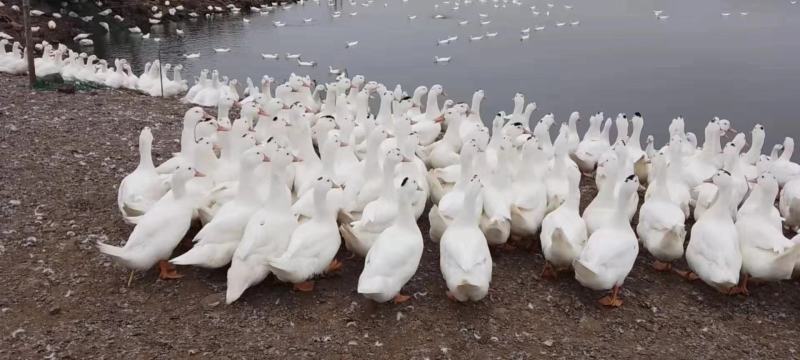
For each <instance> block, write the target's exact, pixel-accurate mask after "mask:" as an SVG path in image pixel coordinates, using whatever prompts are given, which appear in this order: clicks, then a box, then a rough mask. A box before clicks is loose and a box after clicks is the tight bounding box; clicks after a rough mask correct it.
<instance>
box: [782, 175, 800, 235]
mask: <svg viewBox="0 0 800 360" xmlns="http://www.w3.org/2000/svg"><path fill="white" fill-rule="evenodd" d="M778 208H779V209H780V213H781V215H782V216H783V217H784V218H785V219H786V227H788V228H790V229H792V230H793V231H797V230H798V229H799V228H800V177H796V178H794V179H792V180H789V181H788V182H787V183H786V184H785V185H783V189H782V190H781V196H780V199H779V200H778Z"/></svg>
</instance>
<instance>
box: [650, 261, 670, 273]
mask: <svg viewBox="0 0 800 360" xmlns="http://www.w3.org/2000/svg"><path fill="white" fill-rule="evenodd" d="M652 266H653V269H655V270H656V271H662V272H663V271H670V270H672V264H670V263H668V262H663V261H660V260H655V261H653V265H652Z"/></svg>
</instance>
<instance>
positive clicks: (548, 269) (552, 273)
mask: <svg viewBox="0 0 800 360" xmlns="http://www.w3.org/2000/svg"><path fill="white" fill-rule="evenodd" d="M539 277H541V278H542V279H551V280H555V279H557V278H558V273H557V272H556V270H555V269H554V268H553V265H552V264H550V262H549V261H545V262H544V268H543V269H542V273H541V274H540V275H539Z"/></svg>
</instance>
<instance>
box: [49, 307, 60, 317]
mask: <svg viewBox="0 0 800 360" xmlns="http://www.w3.org/2000/svg"><path fill="white" fill-rule="evenodd" d="M47 313H48V314H50V315H58V314H61V308H60V307H58V306H55V307H52V308H50V311H48V312H47Z"/></svg>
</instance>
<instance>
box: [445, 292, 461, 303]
mask: <svg viewBox="0 0 800 360" xmlns="http://www.w3.org/2000/svg"><path fill="white" fill-rule="evenodd" d="M444 294H445V295H447V299H448V300H450V301H452V302H458V299H456V297H455V295H453V293H451V292H450V291H445V293H444Z"/></svg>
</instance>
